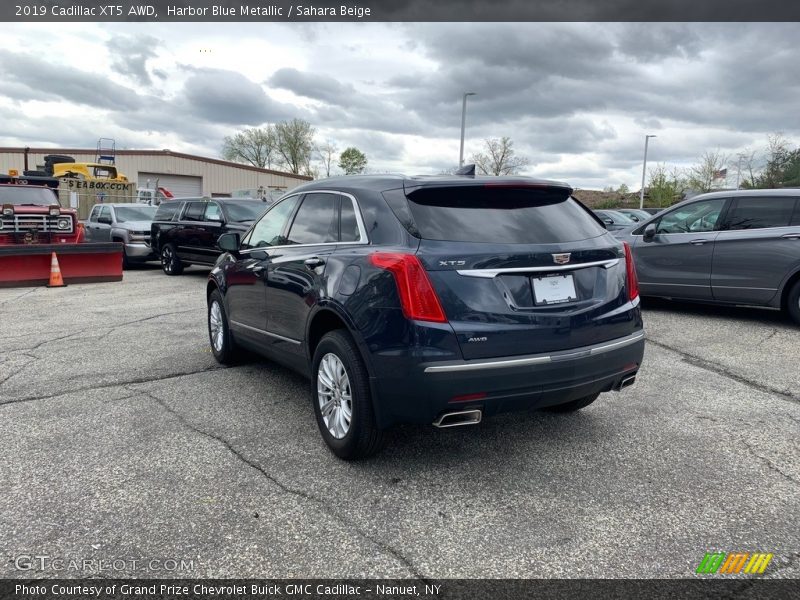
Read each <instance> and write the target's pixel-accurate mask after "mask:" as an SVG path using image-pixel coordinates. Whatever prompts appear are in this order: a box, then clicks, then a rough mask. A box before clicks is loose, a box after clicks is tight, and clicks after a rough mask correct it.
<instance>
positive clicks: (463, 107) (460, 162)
mask: <svg viewBox="0 0 800 600" xmlns="http://www.w3.org/2000/svg"><path fill="white" fill-rule="evenodd" d="M474 95H475V92H465V93H464V98H463V100H462V101H461V149H460V150H459V151H458V167H459V168H461V167H463V166H464V127H465V126H466V124H467V96H474Z"/></svg>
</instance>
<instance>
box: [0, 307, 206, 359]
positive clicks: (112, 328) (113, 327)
mask: <svg viewBox="0 0 800 600" xmlns="http://www.w3.org/2000/svg"><path fill="white" fill-rule="evenodd" d="M198 310H199V309H196V308H192V309H187V310H176V311H173V312H166V313H161V314H159V315H151V316H149V317H142V318H140V319H134V320H133V321H125V322H123V323H117V324H116V325H107V326H105V327H96V328H94V331H97V330H103V329H107V331H106V332H105V333H104V334H102V335H100V336H98V337H96V338H93V339H102V338H104V337H107V336H108V335H110V334H111V333H112V332H114V331H116V330H117V329H119V328H121V327H127V326H128V325H136V324H137V323H144V322H145V321H152V320H153V319H160V318H161V317H168V316H170V315H183V314H187V313H192V312H197V311H198ZM78 335H86V331H85V330H81V331H75V332H72V333H68V334H66V335H62V336H59V337H55V338H50V339H46V340H43V341H41V342H39V343H37V344H35V345H33V346H31V347H30V348H14V349H13V350H9V354H10V353H13V352H32V351H33V350H38V349H39V348H40V347H41V346H44V345H45V344H52V343H53V342H58V341H61V340H66V339H69V338H71V337H74V336H78Z"/></svg>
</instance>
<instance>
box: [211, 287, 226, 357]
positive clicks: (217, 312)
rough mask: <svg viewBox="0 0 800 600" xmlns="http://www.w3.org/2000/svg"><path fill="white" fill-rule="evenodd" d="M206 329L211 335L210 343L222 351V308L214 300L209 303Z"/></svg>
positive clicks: (215, 348)
mask: <svg viewBox="0 0 800 600" xmlns="http://www.w3.org/2000/svg"><path fill="white" fill-rule="evenodd" d="M208 331H209V333H210V335H211V344H212V345H213V346H214V350H216V351H217V352H222V346H223V344H224V342H225V328H224V327H223V325H222V309H221V308H220V306H219V302H217V301H216V300H214V301H213V302H212V303H211V308H210V309H209V311H208Z"/></svg>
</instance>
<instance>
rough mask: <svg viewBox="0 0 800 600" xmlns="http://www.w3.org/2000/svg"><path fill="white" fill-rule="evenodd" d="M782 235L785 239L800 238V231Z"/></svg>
mask: <svg viewBox="0 0 800 600" xmlns="http://www.w3.org/2000/svg"><path fill="white" fill-rule="evenodd" d="M781 237H782V238H783V239H785V240H800V233H787V234H786V235H782V236H781Z"/></svg>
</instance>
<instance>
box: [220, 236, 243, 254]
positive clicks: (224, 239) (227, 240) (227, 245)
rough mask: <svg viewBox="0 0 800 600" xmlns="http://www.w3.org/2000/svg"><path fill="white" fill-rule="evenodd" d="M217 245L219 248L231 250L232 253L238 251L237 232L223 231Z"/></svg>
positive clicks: (226, 250)
mask: <svg viewBox="0 0 800 600" xmlns="http://www.w3.org/2000/svg"><path fill="white" fill-rule="evenodd" d="M217 245H218V246H219V247H220V250H224V251H225V252H231V253H233V254H238V253H239V245H240V242H239V234H238V233H223V234H222V235H221V236H219V239H218V240H217Z"/></svg>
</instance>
